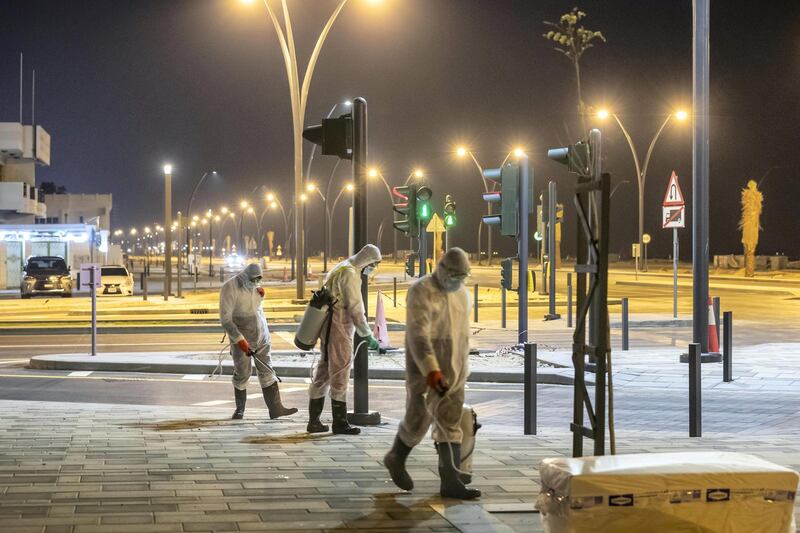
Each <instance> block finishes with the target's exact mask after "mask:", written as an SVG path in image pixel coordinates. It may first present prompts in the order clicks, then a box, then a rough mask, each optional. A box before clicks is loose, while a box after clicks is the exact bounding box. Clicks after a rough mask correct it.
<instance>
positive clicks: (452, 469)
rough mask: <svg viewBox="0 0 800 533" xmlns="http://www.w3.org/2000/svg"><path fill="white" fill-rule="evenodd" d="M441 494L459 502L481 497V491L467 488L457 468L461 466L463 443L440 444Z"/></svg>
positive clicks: (438, 446)
mask: <svg viewBox="0 0 800 533" xmlns="http://www.w3.org/2000/svg"><path fill="white" fill-rule="evenodd" d="M436 449H437V450H439V478H441V484H440V485H439V487H440V488H439V493H440V494H441V495H442V498H457V499H459V500H474V499H475V498H480V497H481V491H479V490H477V489H471V488H469V487H465V486H464V483H462V481H461V477H460V476H459V474H458V472H457V471H456V467H457V466H458V465H460V464H461V443H460V442H459V443H455V442H439V443H437V444H436Z"/></svg>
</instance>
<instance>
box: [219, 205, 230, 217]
mask: <svg viewBox="0 0 800 533" xmlns="http://www.w3.org/2000/svg"><path fill="white" fill-rule="evenodd" d="M219 212H220V213H222V214H223V215H227V214H228V207H227V206H224V205H223V206H222V207H221V208H220V210H219Z"/></svg>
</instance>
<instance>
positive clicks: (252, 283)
mask: <svg viewBox="0 0 800 533" xmlns="http://www.w3.org/2000/svg"><path fill="white" fill-rule="evenodd" d="M260 283H261V278H256V279H249V280H247V281H245V282H244V283H242V285H244V288H245V289H247V290H250V291H252V290H253V289H255V288H256V287H258V286H259V284H260Z"/></svg>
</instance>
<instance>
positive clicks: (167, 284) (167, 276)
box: [164, 165, 180, 300]
mask: <svg viewBox="0 0 800 533" xmlns="http://www.w3.org/2000/svg"><path fill="white" fill-rule="evenodd" d="M164 228H165V229H164V300H169V293H170V291H171V290H172V165H164ZM178 253H180V250H178ZM178 276H180V272H178Z"/></svg>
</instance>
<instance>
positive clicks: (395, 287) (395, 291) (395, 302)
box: [392, 276, 397, 307]
mask: <svg viewBox="0 0 800 533" xmlns="http://www.w3.org/2000/svg"><path fill="white" fill-rule="evenodd" d="M392 301H393V302H394V306H395V307H397V276H395V278H394V297H393V298H392Z"/></svg>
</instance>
